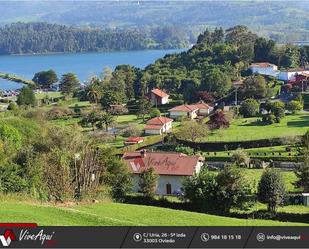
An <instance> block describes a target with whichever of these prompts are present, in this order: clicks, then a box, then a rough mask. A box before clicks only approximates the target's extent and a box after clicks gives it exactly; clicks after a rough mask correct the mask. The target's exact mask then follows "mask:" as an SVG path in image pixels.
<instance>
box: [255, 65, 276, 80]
mask: <svg viewBox="0 0 309 249" xmlns="http://www.w3.org/2000/svg"><path fill="white" fill-rule="evenodd" d="M250 70H251V71H252V73H256V74H262V75H269V76H274V77H276V76H277V75H278V73H279V71H278V66H277V65H275V64H271V63H269V62H257V63H253V64H251V65H250Z"/></svg>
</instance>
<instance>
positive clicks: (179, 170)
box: [123, 150, 204, 195]
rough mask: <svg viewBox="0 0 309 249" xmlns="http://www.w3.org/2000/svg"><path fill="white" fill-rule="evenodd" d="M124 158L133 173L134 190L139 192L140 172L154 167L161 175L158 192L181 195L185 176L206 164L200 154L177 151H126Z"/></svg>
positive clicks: (192, 173)
mask: <svg viewBox="0 0 309 249" xmlns="http://www.w3.org/2000/svg"><path fill="white" fill-rule="evenodd" d="M123 160H124V161H125V162H126V164H127V165H128V167H129V170H130V171H131V172H132V173H133V191H134V192H139V174H140V173H141V172H143V171H145V170H147V169H149V168H153V169H154V171H155V173H156V174H157V175H158V176H159V178H158V182H157V186H156V191H155V192H156V194H159V195H179V194H181V193H182V191H181V188H182V182H183V179H184V177H188V176H192V175H194V174H198V173H199V172H200V170H201V168H202V166H203V164H204V158H203V157H200V156H188V155H186V154H183V153H175V152H147V151H146V150H141V151H136V152H125V153H124V155H123Z"/></svg>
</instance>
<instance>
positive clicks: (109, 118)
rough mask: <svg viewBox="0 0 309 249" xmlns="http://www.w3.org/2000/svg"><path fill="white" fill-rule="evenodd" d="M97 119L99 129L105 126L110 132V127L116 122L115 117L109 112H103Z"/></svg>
mask: <svg viewBox="0 0 309 249" xmlns="http://www.w3.org/2000/svg"><path fill="white" fill-rule="evenodd" d="M97 117H98V118H97V121H98V125H99V127H102V126H103V124H104V125H105V130H106V131H108V127H109V126H110V125H111V124H113V123H114V122H115V118H114V116H113V115H111V114H110V113H108V112H101V113H99V114H98V116H97Z"/></svg>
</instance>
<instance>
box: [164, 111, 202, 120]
mask: <svg viewBox="0 0 309 249" xmlns="http://www.w3.org/2000/svg"><path fill="white" fill-rule="evenodd" d="M188 113H189V116H188ZM170 117H171V118H179V117H189V118H191V119H194V118H196V117H197V111H194V112H189V111H188V112H184V111H183V112H182V111H170Z"/></svg>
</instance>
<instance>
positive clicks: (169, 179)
mask: <svg viewBox="0 0 309 249" xmlns="http://www.w3.org/2000/svg"><path fill="white" fill-rule="evenodd" d="M183 178H184V177H183V176H169V175H160V176H159V179H158V185H157V189H156V194H158V195H166V185H167V184H171V187H172V194H173V192H175V191H177V192H180V189H181V187H182V181H183ZM138 183H139V176H138V175H136V174H135V175H134V176H133V189H132V190H133V192H138V191H139V186H138Z"/></svg>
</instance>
